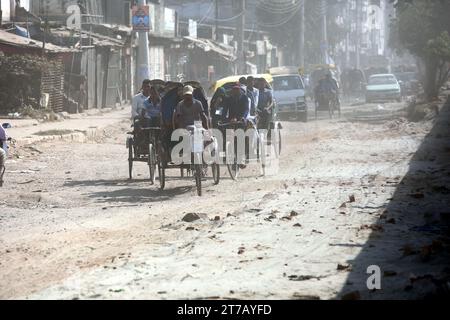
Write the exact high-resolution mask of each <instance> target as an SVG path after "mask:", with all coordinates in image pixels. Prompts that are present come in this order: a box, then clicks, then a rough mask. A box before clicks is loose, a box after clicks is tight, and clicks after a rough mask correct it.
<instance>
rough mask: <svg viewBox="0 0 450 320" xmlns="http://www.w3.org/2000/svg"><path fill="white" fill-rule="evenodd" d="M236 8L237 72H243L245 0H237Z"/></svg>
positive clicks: (244, 66) (244, 65) (244, 69)
mask: <svg viewBox="0 0 450 320" xmlns="http://www.w3.org/2000/svg"><path fill="white" fill-rule="evenodd" d="M237 4H238V5H237V8H238V12H237V14H238V15H239V22H238V26H237V37H236V38H237V54H238V73H239V74H245V73H246V72H245V71H246V69H247V68H246V62H245V47H244V40H245V39H244V38H245V0H237Z"/></svg>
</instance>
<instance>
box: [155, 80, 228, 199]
mask: <svg viewBox="0 0 450 320" xmlns="http://www.w3.org/2000/svg"><path fill="white" fill-rule="evenodd" d="M185 85H190V86H192V87H193V88H194V98H195V99H197V100H199V101H200V102H202V104H203V107H204V110H205V111H206V113H208V102H207V100H206V95H205V94H204V90H203V88H202V87H201V85H200V84H199V83H198V82H187V83H185V84H183V83H178V82H170V83H167V84H166V87H165V89H164V95H163V98H162V102H161V113H162V132H161V136H160V137H161V138H160V139H159V141H158V148H157V149H158V151H159V153H158V157H157V167H158V174H159V182H160V189H161V190H164V189H165V187H166V180H167V176H166V171H167V170H179V171H180V173H181V178H184V177H185V172H186V175H187V177H191V176H193V177H194V178H195V184H196V188H197V194H198V195H199V196H201V195H202V181H203V180H204V179H205V178H206V173H207V169H208V168H209V167H211V170H212V178H213V180H214V184H215V185H217V184H219V182H220V166H219V157H218V156H219V152H218V145H217V140H216V139H215V138H214V137H212V136H210V135H209V132H208V131H207V130H204V129H203V127H204V125H205V124H202V123H198V122H196V123H195V125H194V126H191V127H188V128H187V130H185V131H184V133H185V135H184V136H182V137H180V139H188V142H189V145H190V150H189V151H190V155H189V156H186V155H185V154H177V155H179V156H180V157H179V158H178V159H177V160H180V159H182V161H174V160H175V159H173V158H172V156H173V150H174V148H175V147H176V146H177V145H178V144H179V143H181V140H180V141H172V133H173V132H174V130H175V129H177V128H176V127H175V123H173V121H172V120H173V114H174V112H175V109H176V106H177V105H178V103H179V102H180V101H181V100H182V99H183V97H182V90H183V87H184V86H185ZM208 150H209V151H211V152H210V155H211V158H210V159H207V160H210V161H206V160H205V157H204V155H205V151H208ZM186 151H187V150H183V149H182V152H186Z"/></svg>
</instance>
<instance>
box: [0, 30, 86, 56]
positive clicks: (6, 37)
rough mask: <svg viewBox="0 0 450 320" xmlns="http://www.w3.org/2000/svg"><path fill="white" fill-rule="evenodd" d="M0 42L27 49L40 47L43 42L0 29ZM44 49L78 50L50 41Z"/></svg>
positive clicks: (54, 51)
mask: <svg viewBox="0 0 450 320" xmlns="http://www.w3.org/2000/svg"><path fill="white" fill-rule="evenodd" d="M0 43H1V44H6V45H9V46H13V47H19V48H28V49H42V46H43V43H42V42H41V41H37V40H33V39H29V38H25V37H21V36H18V35H15V34H13V33H9V32H6V31H4V30H0ZM45 51H46V52H50V53H66V52H77V51H78V50H76V49H72V48H66V47H60V46H57V45H54V44H51V43H46V44H45Z"/></svg>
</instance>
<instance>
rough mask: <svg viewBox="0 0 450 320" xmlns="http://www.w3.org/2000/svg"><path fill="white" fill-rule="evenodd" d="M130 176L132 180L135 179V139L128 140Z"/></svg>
mask: <svg viewBox="0 0 450 320" xmlns="http://www.w3.org/2000/svg"><path fill="white" fill-rule="evenodd" d="M128 142H129V143H128V174H129V178H130V180H132V179H133V139H129V140H128Z"/></svg>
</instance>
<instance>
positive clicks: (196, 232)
mask: <svg viewBox="0 0 450 320" xmlns="http://www.w3.org/2000/svg"><path fill="white" fill-rule="evenodd" d="M404 108H405V105H404V104H395V103H388V104H383V105H376V104H372V105H360V106H346V107H344V110H343V111H344V112H343V115H342V118H341V119H334V120H329V119H327V118H326V117H325V116H326V114H325V113H324V114H322V115H320V116H321V117H320V119H319V120H317V121H315V120H311V121H310V122H308V123H306V124H304V123H298V122H286V123H284V129H283V153H282V157H281V159H280V161H279V163H276V162H273V163H272V167H271V170H270V172H268V175H267V176H265V177H262V176H260V171H259V169H258V166H257V165H256V164H251V165H250V166H249V167H248V168H247V169H246V170H245V171H244V172H243V176H242V177H241V178H240V180H239V181H238V182H234V181H232V180H231V179H230V178H229V176H228V172H227V171H226V168H222V170H221V171H222V172H221V173H222V180H221V183H220V185H218V186H214V185H213V183H212V181H210V180H208V181H207V182H206V186H205V190H204V196H203V197H201V198H200V197H198V196H197V195H196V190H195V183H194V181H193V180H192V179H191V178H187V179H180V177H179V176H180V175H179V172H178V171H171V172H168V175H169V176H168V178H167V186H166V190H165V191H160V190H159V189H158V186H157V185H156V186H151V185H150V184H149V182H148V180H147V178H148V168H147V167H146V165H145V164H143V163H141V164H136V165H135V171H134V176H135V178H136V179H135V180H133V181H129V180H127V178H128V164H127V157H128V153H127V149H126V148H125V139H126V134H125V133H126V132H127V130H128V127H127V121H126V120H125V119H124V120H123V121H121V123H120V124H117V125H115V126H112V127H111V128H110V129H108V130H107V131H106V134H105V135H104V136H103V138H102V139H98V138H97V139H96V141H95V142H94V141H92V142H90V143H84V144H81V143H68V142H56V141H53V142H47V143H41V144H39V145H32V146H28V147H27V146H18V147H17V148H16V149H14V150H13V158H12V159H10V160H9V161H8V168H7V169H8V171H7V176H5V178H6V181H5V187H4V188H3V189H2V190H1V191H2V198H1V199H0V298H3V299H22V298H28V299H138V298H139V299H207V298H209V299H305V298H306V299H317V298H320V299H341V298H342V297H345V298H350V299H359V298H362V299H384V298H390V299H391V298H392V299H408V298H421V297H423V296H424V295H426V294H428V293H430V292H431V293H436V292H438V293H440V292H441V291H442V288H441V287H440V285H441V284H442V283H443V284H444V287H445V286H448V282H447V280H445V279H448V272H449V270H448V269H445V267H446V266H447V265H446V263H447V262H448V260H446V259H447V258H448V253H449V251H448V237H447V236H446V235H445V230H444V227H441V225H440V224H439V223H437V221H444V220H445V219H448V211H449V201H448V200H449V189H448V188H447V187H448V186H449V185H450V184H449V183H448V182H449V180H450V168H449V165H448V164H449V162H448V160H449V155H450V144H449V141H450V140H449V136H450V135H449V132H448V120H449V116H448V110H446V109H443V111H442V113H441V117H440V118H439V119H440V120H433V121H432V120H430V121H423V122H419V123H410V122H408V121H407V120H406V119H405V111H404ZM433 130H440V131H439V133H433ZM438 134H439V135H438ZM427 135H428V138H427V139H426V137H427ZM424 141H426V142H425V143H424ZM424 146H427V147H428V148H427V149H423V148H424ZM188 213H197V214H199V216H200V217H201V219H199V220H197V221H194V222H191V223H187V222H183V221H182V218H183V217H184V216H185V215H186V214H188ZM447 222H448V220H447ZM433 228H434V229H433ZM433 241H434V242H433ZM373 265H376V266H379V267H380V269H381V290H378V291H370V290H369V289H368V288H367V284H366V282H367V279H368V277H369V276H370V275H369V274H367V268H368V267H369V266H373ZM445 277H447V278H445ZM442 279H444V280H442ZM444 289H445V288H444ZM447 289H448V288H447ZM439 290H441V291H439ZM348 293H350V294H348Z"/></svg>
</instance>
